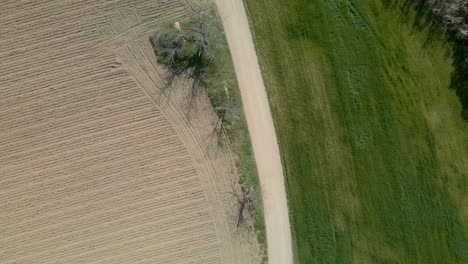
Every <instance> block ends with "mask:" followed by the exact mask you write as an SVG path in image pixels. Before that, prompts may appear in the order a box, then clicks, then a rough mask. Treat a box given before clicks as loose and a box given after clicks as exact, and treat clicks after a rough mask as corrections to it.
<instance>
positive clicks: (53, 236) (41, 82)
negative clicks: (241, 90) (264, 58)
mask: <svg viewBox="0 0 468 264" xmlns="http://www.w3.org/2000/svg"><path fill="white" fill-rule="evenodd" d="M196 5H197V2H196V1H190V2H189V3H186V2H185V1H180V0H156V1H147V0H132V1H120V0H108V1H95V0H76V1H63V0H21V1H18V0H4V1H2V3H1V8H0V36H1V38H0V61H1V62H0V92H1V96H0V263H2V264H8V263H25V264H26V263H37V264H39V263H67V264H68V263H93V264H94V263H95V264H97V263H113V264H117V263H168V264H170V263H177V264H180V263H203V264H207V263H217V264H218V263H237V264H244V263H257V262H258V246H256V244H255V241H256V240H255V237H254V235H244V236H243V237H242V238H240V237H238V236H236V235H235V234H234V232H233V230H234V228H235V227H233V226H234V224H235V223H234V220H233V221H230V220H229V219H231V218H233V216H232V215H231V213H232V212H230V211H229V210H231V208H232V207H233V204H232V203H233V201H232V200H233V197H232V195H231V194H230V192H232V184H233V182H235V174H234V172H233V171H235V164H234V161H233V160H232V157H231V156H230V154H229V153H228V152H227V151H224V150H219V151H216V155H211V154H210V153H211V152H210V151H208V150H209V149H210V142H209V134H210V133H211V129H212V127H213V124H214V122H215V121H216V117H215V114H214V113H213V111H212V109H211V106H210V105H209V104H208V99H207V98H205V99H203V98H202V99H203V100H201V102H200V105H199V106H198V108H197V111H198V112H197V115H196V116H194V117H192V118H191V119H190V120H192V122H190V121H189V120H188V119H187V117H186V109H184V107H183V100H184V95H183V94H182V93H178V92H175V93H174V94H173V95H172V97H171V98H170V100H168V99H164V98H163V99H161V98H160V97H161V94H160V92H159V89H160V88H161V86H162V81H161V76H162V74H163V72H162V69H161V68H160V67H159V66H158V65H156V58H155V57H154V54H153V51H152V48H151V46H150V44H149V43H148V35H149V33H150V32H152V31H154V30H155V29H156V28H157V27H158V26H159V25H160V24H161V22H162V21H175V20H177V19H181V18H184V17H187V16H188V13H189V12H190V9H191V8H193V7H194V6H196ZM183 85H184V83H180V84H179V86H180V87H182V86H183ZM234 203H235V202H234ZM252 241H254V242H252Z"/></svg>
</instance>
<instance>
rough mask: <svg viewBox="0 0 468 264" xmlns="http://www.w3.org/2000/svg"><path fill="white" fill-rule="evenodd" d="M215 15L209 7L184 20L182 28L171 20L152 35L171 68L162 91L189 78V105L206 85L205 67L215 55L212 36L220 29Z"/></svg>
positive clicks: (157, 49) (163, 59) (157, 52)
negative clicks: (174, 24) (170, 22)
mask: <svg viewBox="0 0 468 264" xmlns="http://www.w3.org/2000/svg"><path fill="white" fill-rule="evenodd" d="M213 19H214V17H213V13H212V11H210V9H208V8H207V9H206V10H202V11H200V12H198V13H196V14H194V15H193V16H191V17H190V18H189V19H188V20H187V21H184V22H183V26H182V28H181V29H180V30H179V29H177V28H175V26H173V25H172V24H169V25H166V26H164V27H162V28H161V29H160V31H159V32H157V33H156V35H155V36H154V37H152V39H151V42H152V45H153V48H154V50H155V53H156V55H157V57H158V61H159V62H160V63H161V64H163V65H165V66H166V69H167V71H166V77H165V83H164V86H163V90H162V92H163V93H165V94H168V93H170V91H171V89H172V88H173V85H174V81H175V80H177V79H179V78H185V79H187V80H189V81H190V93H189V97H188V103H189V108H190V106H192V105H193V101H194V99H195V98H196V97H197V95H199V94H200V93H202V92H204V91H205V89H206V77H205V71H206V68H207V66H208V65H209V64H210V63H211V61H212V59H213V52H212V45H213V43H212V40H213V39H214V38H215V36H216V34H218V32H219V30H218V28H217V27H216V25H215V24H214V20H213Z"/></svg>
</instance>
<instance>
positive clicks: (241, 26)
mask: <svg viewBox="0 0 468 264" xmlns="http://www.w3.org/2000/svg"><path fill="white" fill-rule="evenodd" d="M216 3H217V6H218V9H219V12H220V15H221V18H222V21H223V26H224V31H225V33H226V38H227V41H228V43H229V48H230V50H231V54H232V59H233V62H234V68H235V71H236V74H237V79H238V82H239V87H240V90H241V95H242V102H243V104H244V111H245V114H246V117H247V124H248V127H249V132H250V137H251V140H252V146H253V150H254V155H255V160H256V162H257V167H258V173H259V177H260V184H261V189H262V196H263V204H264V210H265V224H266V232H267V243H268V260H269V261H268V262H269V263H270V264H292V262H293V260H292V246H291V228H290V225H289V214H288V206H287V202H286V191H285V186H284V176H283V168H282V165H281V159H280V153H279V147H278V142H277V140H276V133H275V127H274V125H273V119H272V116H271V111H270V106H269V103H268V98H267V94H266V90H265V85H264V83H263V80H262V75H261V73H260V67H259V64H258V59H257V55H256V53H255V48H254V44H253V40H252V35H251V33H250V27H249V23H248V19H247V15H246V12H245V9H244V5H243V1H242V0H216Z"/></svg>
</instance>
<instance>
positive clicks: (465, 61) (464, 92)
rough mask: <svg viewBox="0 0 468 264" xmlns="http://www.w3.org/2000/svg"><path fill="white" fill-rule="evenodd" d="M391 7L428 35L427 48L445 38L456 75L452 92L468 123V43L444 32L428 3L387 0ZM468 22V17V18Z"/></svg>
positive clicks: (388, 5) (453, 79)
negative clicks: (440, 38) (457, 99)
mask: <svg viewBox="0 0 468 264" xmlns="http://www.w3.org/2000/svg"><path fill="white" fill-rule="evenodd" d="M385 6H386V7H387V8H400V9H401V16H400V19H401V20H402V22H403V23H406V24H409V25H411V26H412V27H413V30H417V31H419V32H425V33H426V41H425V44H424V45H432V44H435V42H436V41H437V40H438V39H439V36H441V35H444V36H445V37H446V40H447V44H448V45H449V47H450V53H451V54H450V57H451V58H452V66H453V72H452V74H451V79H450V87H449V88H450V89H452V90H454V91H455V92H456V94H457V96H458V98H459V100H460V102H461V105H462V112H461V115H462V117H463V119H465V120H468V42H467V41H463V40H461V39H459V38H457V37H456V36H455V33H454V32H449V31H445V30H444V25H443V24H442V22H441V21H440V20H439V19H438V18H437V17H436V16H435V15H434V14H433V13H432V10H431V7H430V6H429V4H428V1H427V0H387V1H385ZM467 19H468V18H467Z"/></svg>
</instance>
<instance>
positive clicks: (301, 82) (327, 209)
mask: <svg viewBox="0 0 468 264" xmlns="http://www.w3.org/2000/svg"><path fill="white" fill-rule="evenodd" d="M244 1H245V4H246V7H247V10H248V12H249V16H250V19H251V23H252V28H253V34H254V39H255V45H256V48H257V52H258V55H259V60H260V65H261V67H262V72H263V75H264V79H265V82H266V85H267V89H268V94H269V97H270V102H271V107H272V110H273V115H274V119H275V125H276V128H277V134H278V137H279V143H280V147H281V153H282V158H283V163H284V169H285V175H286V176H285V177H286V182H287V190H288V200H289V207H290V214H291V223H292V229H293V230H292V232H293V238H294V245H293V247H294V255H295V260H296V263H301V264H302V263H307V264H309V263H424V264H425V263H437V264H439V263H468V236H467V235H468V222H467V220H468V208H467V195H466V194H467V191H468V125H467V123H466V122H465V121H463V119H462V118H461V116H460V112H461V105H460V102H459V100H458V98H457V97H456V95H455V93H454V92H453V91H451V90H449V88H448V87H449V83H450V74H451V72H452V70H453V69H452V66H451V59H450V53H449V49H448V47H447V45H446V44H445V42H444V41H443V37H442V36H441V34H440V33H439V32H435V31H434V29H432V30H429V29H428V28H426V27H424V26H422V27H421V26H419V27H415V26H414V24H413V19H414V17H415V14H414V13H413V11H412V10H411V9H407V10H406V11H405V12H403V10H402V9H401V8H400V7H401V5H400V3H397V4H395V3H394V1H390V0H387V1H384V0H244ZM384 3H387V4H384ZM388 3H392V4H388Z"/></svg>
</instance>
